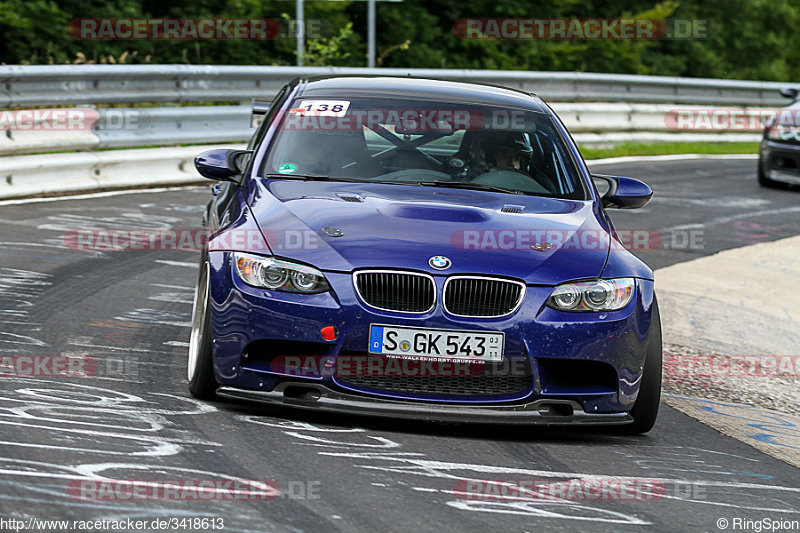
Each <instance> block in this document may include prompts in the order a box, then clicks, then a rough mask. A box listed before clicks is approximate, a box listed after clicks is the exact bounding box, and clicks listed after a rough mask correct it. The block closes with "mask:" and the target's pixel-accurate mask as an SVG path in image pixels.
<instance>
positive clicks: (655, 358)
mask: <svg viewBox="0 0 800 533" xmlns="http://www.w3.org/2000/svg"><path fill="white" fill-rule="evenodd" d="M662 359H663V354H662V348H661V315H660V314H659V312H658V302H657V301H656V300H655V299H653V312H652V316H651V320H650V339H649V340H648V342H647V354H646V356H645V360H644V370H643V372H642V384H641V385H640V386H639V395H638V396H637V397H636V402H635V403H634V404H633V408H632V409H631V410H630V415H631V416H632V417H633V423H631V424H628V425H625V426H618V432H619V433H621V434H625V435H639V434H641V433H647V432H648V431H650V430H651V429H653V426H654V425H655V423H656V418H657V417H658V405H659V402H660V401H661V364H662Z"/></svg>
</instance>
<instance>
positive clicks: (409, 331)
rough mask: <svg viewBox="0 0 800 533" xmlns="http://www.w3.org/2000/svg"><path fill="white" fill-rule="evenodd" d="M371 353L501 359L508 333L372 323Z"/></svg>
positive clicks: (441, 357) (486, 359) (488, 359)
mask: <svg viewBox="0 0 800 533" xmlns="http://www.w3.org/2000/svg"><path fill="white" fill-rule="evenodd" d="M369 338H370V340H369V353H374V354H383V355H399V356H419V357H432V358H437V359H476V360H481V361H502V360H503V347H504V344H505V335H504V334H503V333H500V332H496V331H454V330H449V329H427V328H409V327H404V326H382V325H376V324H372V325H370V336H369Z"/></svg>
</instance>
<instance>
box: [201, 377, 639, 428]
mask: <svg viewBox="0 0 800 533" xmlns="http://www.w3.org/2000/svg"><path fill="white" fill-rule="evenodd" d="M217 394H218V395H219V396H221V397H223V398H228V399H232V400H248V401H255V402H260V403H266V404H271V405H284V406H288V407H294V408H300V409H311V410H315V411H323V412H330V413H347V414H355V415H376V416H381V417H386V418H404V419H415V420H424V421H430V422H463V421H469V422H474V423H480V424H526V425H528V424H536V425H545V426H559V425H570V426H571V425H587V426H592V425H617V424H627V423H630V422H632V421H633V419H632V418H631V416H630V415H629V414H628V413H586V412H584V411H583V408H582V407H581V405H580V403H578V402H577V401H574V400H547V399H539V400H533V401H531V402H527V403H523V404H514V405H493V406H465V405H453V404H429V403H418V402H408V401H397V400H387V399H376V398H369V397H364V396H358V395H355V394H348V393H345V392H340V391H335V390H333V389H330V388H328V387H325V386H324V385H320V384H316V383H305V382H291V381H284V382H281V383H279V384H278V385H277V386H276V387H275V389H273V390H272V391H254V390H247V389H238V388H235V387H220V388H219V389H218V390H217Z"/></svg>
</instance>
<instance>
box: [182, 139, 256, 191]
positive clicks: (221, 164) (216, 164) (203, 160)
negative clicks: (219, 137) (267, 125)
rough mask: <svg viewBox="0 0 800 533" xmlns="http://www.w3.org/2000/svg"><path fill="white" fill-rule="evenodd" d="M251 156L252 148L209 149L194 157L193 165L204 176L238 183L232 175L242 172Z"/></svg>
mask: <svg viewBox="0 0 800 533" xmlns="http://www.w3.org/2000/svg"><path fill="white" fill-rule="evenodd" d="M252 156H253V152H252V150H230V149H225V148H220V149H217V150H209V151H207V152H203V153H202V154H200V155H198V156H197V157H195V158H194V167H195V168H196V169H197V172H199V173H200V175H201V176H203V177H204V178H208V179H210V180H221V181H232V182H234V183H239V182H240V180H238V179H235V178H234V176H236V175H237V174H241V173H242V172H244V169H245V167H246V166H247V163H248V162H249V160H250V158H251V157H252Z"/></svg>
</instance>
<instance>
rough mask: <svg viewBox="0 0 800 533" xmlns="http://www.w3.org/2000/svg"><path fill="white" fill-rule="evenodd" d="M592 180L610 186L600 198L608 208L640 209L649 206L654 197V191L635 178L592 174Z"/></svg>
mask: <svg viewBox="0 0 800 533" xmlns="http://www.w3.org/2000/svg"><path fill="white" fill-rule="evenodd" d="M592 178H595V179H599V180H603V181H604V182H606V183H607V184H608V190H606V192H605V193H604V194H603V196H602V197H601V198H600V200H601V201H602V203H603V207H606V208H617V209H638V208H640V207H644V206H645V205H647V202H649V201H650V198H652V197H653V189H651V188H650V187H648V186H647V184H646V183H644V182H642V181H639V180H635V179H633V178H625V177H623V176H606V175H604V174H592Z"/></svg>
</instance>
